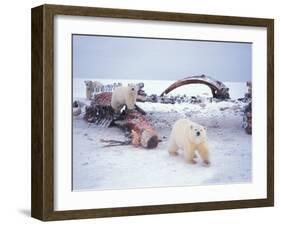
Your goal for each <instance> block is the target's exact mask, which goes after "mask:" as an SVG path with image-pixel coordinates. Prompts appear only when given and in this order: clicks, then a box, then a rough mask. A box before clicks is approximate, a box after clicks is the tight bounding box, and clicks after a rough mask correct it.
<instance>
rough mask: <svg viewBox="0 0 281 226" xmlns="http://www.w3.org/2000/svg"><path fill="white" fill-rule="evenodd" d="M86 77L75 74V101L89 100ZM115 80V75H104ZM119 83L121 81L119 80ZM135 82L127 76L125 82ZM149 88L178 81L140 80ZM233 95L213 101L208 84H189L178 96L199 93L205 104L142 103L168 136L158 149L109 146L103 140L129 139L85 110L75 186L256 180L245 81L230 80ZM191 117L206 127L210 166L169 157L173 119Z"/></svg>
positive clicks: (76, 133)
mask: <svg viewBox="0 0 281 226" xmlns="http://www.w3.org/2000/svg"><path fill="white" fill-rule="evenodd" d="M84 80H86V79H74V81H73V95H74V98H73V99H74V100H77V99H79V100H82V101H84V102H87V101H86V100H85V98H84V96H85V85H84ZM99 81H100V82H102V83H103V84H111V83H113V82H112V80H99ZM114 82H119V81H114ZM131 82H140V81H131V80H128V81H122V83H123V84H124V85H125V84H127V83H131ZM141 82H144V85H145V86H144V90H145V92H146V93H147V94H148V95H150V94H153V93H155V94H160V93H161V92H162V91H163V90H164V89H165V88H167V87H168V85H170V84H171V83H172V82H173V81H141ZM225 85H226V86H227V87H229V88H230V95H231V97H232V100H229V101H221V102H215V101H213V102H209V101H208V99H207V98H205V99H204V97H207V96H210V95H211V92H210V90H209V88H208V87H207V86H204V85H187V86H183V87H180V88H178V89H176V90H174V91H173V92H175V93H172V94H173V95H176V94H178V93H180V94H186V95H195V96H197V95H200V96H201V97H203V103H204V104H193V103H181V104H177V103H176V104H174V105H172V104H161V103H138V105H139V106H140V107H141V108H142V109H144V110H145V111H146V112H147V117H148V119H149V120H150V121H151V123H152V125H154V127H155V129H156V130H157V132H158V134H159V136H160V138H162V139H163V141H162V142H160V143H159V145H158V147H157V148H156V149H152V150H147V149H143V148H141V147H137V148H136V147H133V146H131V145H128V146H117V147H110V148H104V147H103V145H104V144H103V143H101V142H100V139H115V140H125V137H124V133H123V132H122V131H121V130H120V129H118V128H115V127H111V128H100V127H97V126H95V125H93V124H88V123H87V122H85V121H84V120H83V119H82V115H80V116H77V117H74V118H73V150H72V151H73V190H74V191H84V190H105V189H130V188H145V187H170V186H191V185H192V186H195V185H211V184H230V183H250V182H251V169H252V167H251V164H252V163H251V136H250V135H248V134H246V133H245V131H244V129H243V128H242V110H243V107H244V106H245V103H243V102H240V101H237V100H235V99H237V98H239V97H243V96H244V93H246V91H247V87H246V84H245V83H229V82H226V83H225ZM184 117H188V118H190V119H191V120H193V121H195V122H197V123H199V124H202V125H204V126H205V127H207V135H208V141H209V146H210V156H211V165H210V166H205V165H204V164H203V163H202V162H201V160H200V157H197V160H196V161H197V162H198V163H197V164H195V165H190V164H187V163H185V161H184V158H183V153H182V152H180V154H179V155H178V156H169V154H168V151H167V145H168V141H167V137H169V133H170V131H171V127H172V125H173V124H174V122H175V121H176V120H177V119H179V118H184Z"/></svg>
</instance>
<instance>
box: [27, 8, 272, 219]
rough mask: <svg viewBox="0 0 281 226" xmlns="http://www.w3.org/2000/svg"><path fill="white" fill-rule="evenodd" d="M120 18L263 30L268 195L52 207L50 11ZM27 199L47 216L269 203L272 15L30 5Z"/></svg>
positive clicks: (37, 215) (93, 215)
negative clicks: (29, 194) (29, 177)
mask: <svg viewBox="0 0 281 226" xmlns="http://www.w3.org/2000/svg"><path fill="white" fill-rule="evenodd" d="M55 15H70V16H86V17H103V18H112V19H114V18H119V19H120V18H121V19H122V18H123V19H138V20H152V21H164V22H165V21H166V22H180V23H185V22H188V23H204V24H216V25H239V26H249V27H251V26H254V27H263V28H266V29H267V154H266V155H267V160H266V161H267V198H264V199H248V200H234V201H216V202H200V203H178V204H168V205H153V206H134V207H121V208H119V207H118V208H116V207H115V208H99V209H77V210H68V211H55V210H54V198H55V197H54V183H55V182H54V137H53V136H54V111H55V107H54V16H55ZM31 51H32V170H31V171H32V191H31V192H32V200H31V215H32V217H34V218H37V219H40V220H43V221H50V220H66V219H82V218H98V217H115V216H128V215H142V214H163V213H175V212H188V211H206V210H220V209H235V208H250V207H265V206H273V205H274V20H273V19H262V18H246V17H230V16H213V15H199V14H198V15H197V14H185V13H168V12H153V11H138V10H126V9H109V8H92V7H77V6H61V5H42V6H39V7H35V8H33V9H32V49H31Z"/></svg>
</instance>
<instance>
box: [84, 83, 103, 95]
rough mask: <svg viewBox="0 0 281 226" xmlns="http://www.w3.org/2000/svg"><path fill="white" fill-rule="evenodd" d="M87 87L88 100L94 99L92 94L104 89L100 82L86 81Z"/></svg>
mask: <svg viewBox="0 0 281 226" xmlns="http://www.w3.org/2000/svg"><path fill="white" fill-rule="evenodd" d="M84 83H85V85H86V98H87V99H89V100H90V99H91V98H92V93H93V92H96V91H97V90H98V89H101V88H102V87H103V85H102V84H101V83H100V82H98V81H90V80H87V81H84Z"/></svg>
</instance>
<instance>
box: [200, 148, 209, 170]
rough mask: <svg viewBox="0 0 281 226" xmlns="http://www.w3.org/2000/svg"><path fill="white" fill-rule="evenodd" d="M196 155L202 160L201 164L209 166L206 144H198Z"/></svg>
mask: <svg viewBox="0 0 281 226" xmlns="http://www.w3.org/2000/svg"><path fill="white" fill-rule="evenodd" d="M198 153H199V155H200V157H201V159H202V160H203V162H204V163H205V164H207V165H209V164H210V157H209V148H208V146H207V145H206V144H200V145H199V146H198Z"/></svg>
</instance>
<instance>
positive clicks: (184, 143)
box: [168, 119, 210, 164]
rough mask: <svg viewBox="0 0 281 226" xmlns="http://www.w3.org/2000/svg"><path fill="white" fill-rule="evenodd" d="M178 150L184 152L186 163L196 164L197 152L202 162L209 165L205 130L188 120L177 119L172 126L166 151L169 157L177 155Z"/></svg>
mask: <svg viewBox="0 0 281 226" xmlns="http://www.w3.org/2000/svg"><path fill="white" fill-rule="evenodd" d="M178 149H182V150H183V151H184V157H185V160H186V162H187V163H190V164H195V163H196V161H195V160H194V158H195V151H196V150H197V152H198V154H199V155H200V157H201V159H202V160H203V162H204V163H205V164H210V159H209V149H208V143H207V137H206V129H205V128H204V127H203V126H201V125H199V124H197V123H195V122H192V121H191V120H189V119H179V120H178V121H176V123H175V124H174V126H173V129H172V132H171V135H170V140H169V147H168V151H169V153H170V154H171V155H177V154H178V152H177V151H178Z"/></svg>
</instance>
